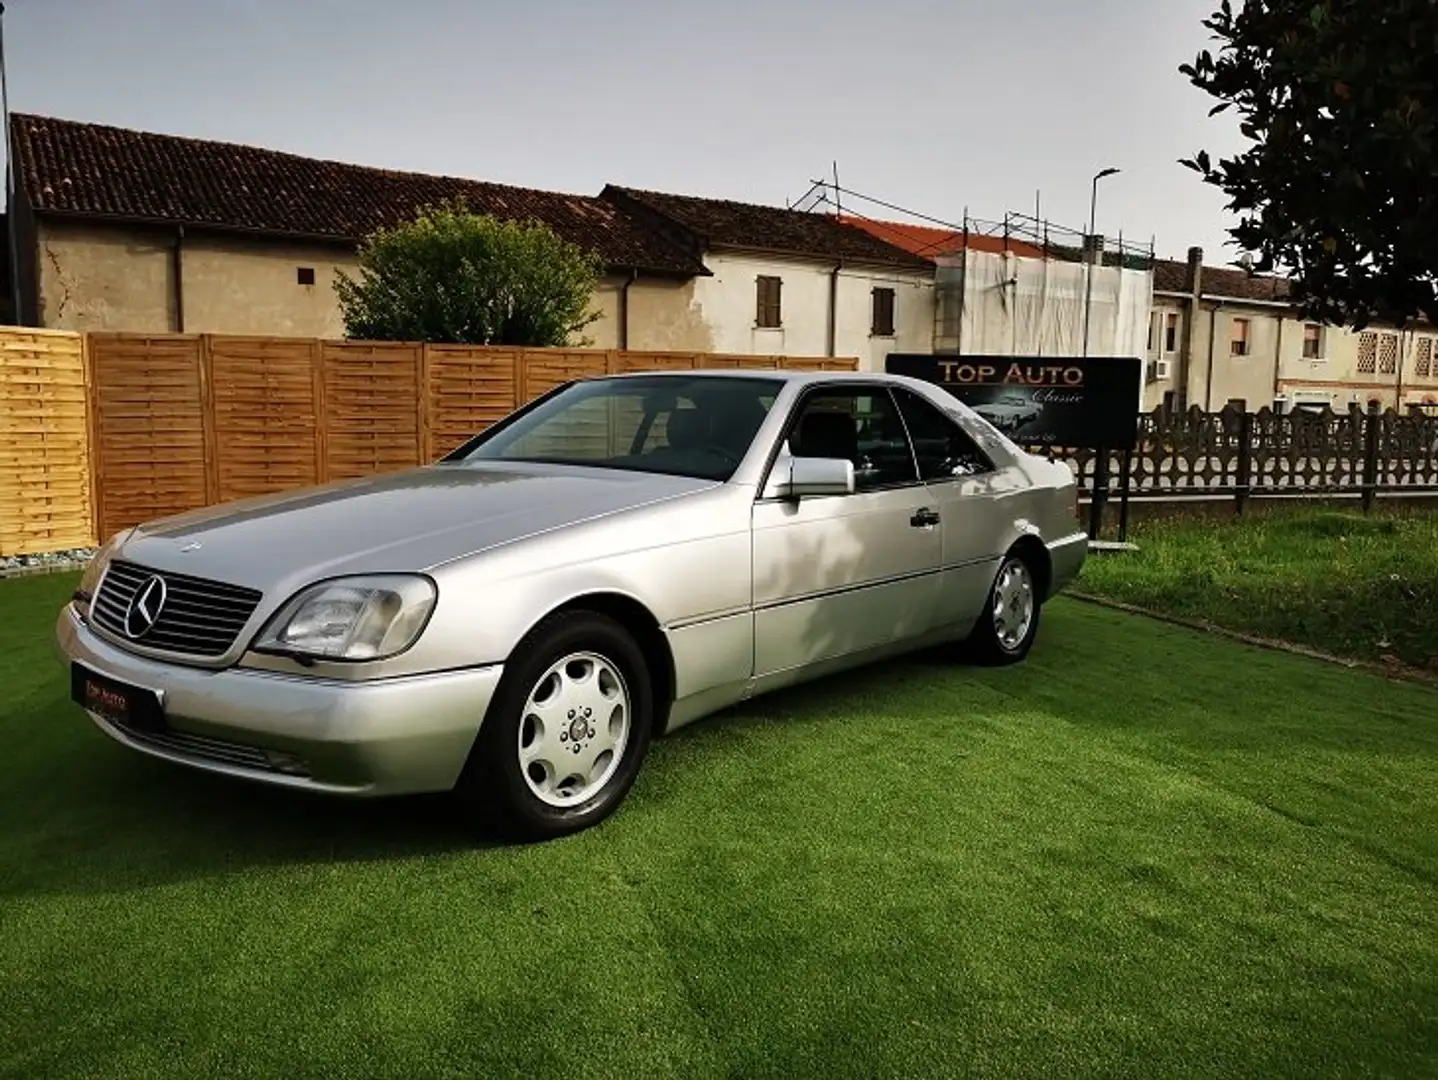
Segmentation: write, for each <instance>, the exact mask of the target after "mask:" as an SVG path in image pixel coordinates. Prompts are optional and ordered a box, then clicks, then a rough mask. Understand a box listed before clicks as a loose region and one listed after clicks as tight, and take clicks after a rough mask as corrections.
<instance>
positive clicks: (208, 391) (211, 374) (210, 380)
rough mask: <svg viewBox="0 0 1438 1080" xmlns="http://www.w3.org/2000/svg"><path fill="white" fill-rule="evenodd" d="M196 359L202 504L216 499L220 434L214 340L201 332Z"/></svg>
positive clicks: (213, 501)
mask: <svg viewBox="0 0 1438 1080" xmlns="http://www.w3.org/2000/svg"><path fill="white" fill-rule="evenodd" d="M198 360H199V365H200V431H201V435H202V438H203V440H204V447H205V504H206V505H207V506H213V505H215V504H216V503H217V502H219V501H220V433H219V415H218V413H217V411H216V407H215V356H214V341H213V340H212V338H211V335H209V334H201V335H200V341H199V354H198Z"/></svg>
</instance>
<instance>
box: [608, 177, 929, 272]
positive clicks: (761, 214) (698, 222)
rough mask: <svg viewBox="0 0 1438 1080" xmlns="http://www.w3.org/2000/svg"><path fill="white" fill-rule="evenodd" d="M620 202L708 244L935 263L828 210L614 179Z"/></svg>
mask: <svg viewBox="0 0 1438 1080" xmlns="http://www.w3.org/2000/svg"><path fill="white" fill-rule="evenodd" d="M600 198H608V199H610V200H612V201H614V202H615V203H616V204H617V205H620V206H623V207H626V208H628V209H632V210H635V211H640V212H642V211H646V210H647V211H649V212H650V213H651V214H653V215H656V216H658V217H659V218H663V219H667V220H668V221H669V222H671V223H673V224H674V225H678V226H680V227H681V228H682V229H684V230H687V231H688V232H690V233H692V234H694V235H695V236H696V237H697V238H698V239H699V241H700V242H701V244H702V246H703V248H705V249H707V248H711V247H728V248H742V249H748V250H752V251H765V252H773V253H775V254H788V255H798V256H805V257H810V258H820V259H845V260H848V261H851V262H863V263H875V264H879V265H883V266H896V267H904V268H909V269H914V270H932V269H933V263H932V262H931V261H930V260H928V259H925V258H923V257H922V256H919V255H914V254H912V253H911V252H909V251H906V250H905V249H903V248H901V247H896V246H895V245H894V244H891V243H888V242H886V241H885V240H882V239H880V238H879V237H877V236H875V235H873V234H872V233H870V232H867V231H865V230H864V229H860V228H856V227H855V226H853V225H850V224H847V223H845V222H842V221H839V220H837V219H835V218H834V217H831V216H830V215H828V214H819V213H812V212H809V211H804V210H786V209H784V208H783V207H778V206H761V205H757V204H755V203H742V202H731V201H729V200H727V199H702V198H697V197H695V196H692V195H669V194H665V193H663V192H658V191H640V190H637V189H634V188H626V187H618V186H615V185H613V184H611V185H609V186H607V187H605V189H604V190H603V191H602V192H600Z"/></svg>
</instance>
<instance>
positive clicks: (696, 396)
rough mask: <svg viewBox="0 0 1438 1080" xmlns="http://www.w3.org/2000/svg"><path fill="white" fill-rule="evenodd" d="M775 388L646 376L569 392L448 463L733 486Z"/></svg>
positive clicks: (746, 381) (761, 382) (765, 382)
mask: <svg viewBox="0 0 1438 1080" xmlns="http://www.w3.org/2000/svg"><path fill="white" fill-rule="evenodd" d="M783 385H784V384H783V382H782V380H779V379H766V378H762V377H756V378H747V377H744V376H727V375H724V376H707V377H706V376H702V375H677V374H676V375H641V376H627V377H624V378H609V379H589V380H585V381H583V382H577V383H574V384H573V385H571V386H568V387H566V388H565V389H563V390H561V391H560V392H559V393H557V394H555V395H554V396H553V397H551V398H549V399H548V400H547V401H545V402H543V403H542V404H540V405H538V406H536V407H535V408H534V409H532V410H530V411H529V412H526V413H524V414H523V415H520V416H518V417H515V418H514V419H511V420H507V421H503V422H501V423H500V424H497V425H496V426H495V427H493V428H491V429H490V430H489V431H487V432H484V433H483V434H482V435H480V436H479V437H478V438H476V439H474V440H473V441H471V442H470V443H468V444H467V445H465V446H463V447H460V449H458V450H456V451H455V452H454V453H453V454H452V455H450V457H449V458H448V459H447V460H450V461H533V462H542V463H546V464H558V465H590V466H599V467H601V468H609V469H630V470H634V471H637V472H655V473H666V474H669V475H674V476H691V477H694V478H696V479H703V480H720V481H722V480H727V479H729V477H730V476H732V475H733V474H734V470H735V469H737V468H738V467H739V463H740V462H741V461H742V460H743V459H744V455H745V454H746V453H747V452H748V450H749V445H750V443H752V442H753V441H754V436H755V434H756V433H757V432H758V430H759V427H760V425H761V424H763V423H764V418H765V417H766V416H768V414H769V408H770V407H771V406H772V405H773V404H774V399H775V398H776V397H778V395H779V391H780V390H781V389H782V388H783Z"/></svg>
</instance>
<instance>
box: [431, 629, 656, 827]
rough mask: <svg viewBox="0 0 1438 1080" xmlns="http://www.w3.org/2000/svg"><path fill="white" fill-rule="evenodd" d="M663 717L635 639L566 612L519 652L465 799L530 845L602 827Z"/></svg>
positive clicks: (479, 744)
mask: <svg viewBox="0 0 1438 1080" xmlns="http://www.w3.org/2000/svg"><path fill="white" fill-rule="evenodd" d="M653 715H654V695H653V689H652V686H651V682H650V675H649V668H648V665H647V664H646V663H645V659H644V653H643V651H642V650H641V649H640V648H639V646H638V645H637V644H636V643H635V641H634V638H633V637H632V636H631V635H630V634H629V633H628V632H627V631H626V630H625V629H624V628H623V627H622V626H620V625H619V624H618V623H616V622H615V621H614V620H612V619H610V618H608V617H606V616H604V615H600V614H598V613H595V612H588V611H574V612H564V613H562V614H560V615H557V616H555V617H553V618H551V619H548V620H545V622H543V623H541V624H540V625H539V626H538V627H536V628H535V629H534V630H533V631H532V632H531V633H530V634H529V635H528V637H526V639H525V640H524V641H523V642H522V643H521V644H520V646H519V647H518V648H517V649H516V650H515V653H514V658H513V660H512V661H511V663H510V666H509V668H508V670H506V671H505V674H504V678H503V679H502V680H501V682H500V686H499V689H498V691H497V693H496V694H495V698H494V700H493V702H492V703H491V704H490V709H489V714H488V716H487V717H486V718H485V721H484V724H483V726H482V727H481V728H480V733H479V737H478V738H477V739H476V740H475V745H474V749H473V750H472V751H471V753H470V759H469V761H468V762H467V763H466V765H465V769H464V774H463V775H462V776H461V778H460V782H459V785H458V786H457V789H456V793H457V794H458V795H459V796H460V799H461V801H462V803H464V804H465V805H466V806H467V807H469V808H470V809H471V810H472V811H475V812H478V813H479V814H480V815H481V816H482V817H484V818H486V819H488V820H489V821H490V822H491V823H493V824H496V825H498V826H499V827H500V830H501V831H502V832H504V833H506V834H509V835H513V836H516V837H517V838H520V839H526V840H548V839H553V838H556V837H559V836H565V835H568V834H570V833H575V832H578V831H580V830H581V829H586V828H589V827H590V826H593V825H597V824H598V823H599V822H601V821H603V820H604V819H605V818H606V817H608V816H609V815H610V814H612V813H613V812H614V811H615V809H617V808H618V806H619V804H620V803H621V802H622V801H623V799H624V797H625V795H626V794H628V792H629V789H630V787H631V786H632V785H633V783H634V779H635V777H636V776H637V775H638V773H639V766H640V763H641V762H642V761H643V759H644V756H645V754H646V752H647V750H648V746H649V737H650V729H651V720H652V718H653Z"/></svg>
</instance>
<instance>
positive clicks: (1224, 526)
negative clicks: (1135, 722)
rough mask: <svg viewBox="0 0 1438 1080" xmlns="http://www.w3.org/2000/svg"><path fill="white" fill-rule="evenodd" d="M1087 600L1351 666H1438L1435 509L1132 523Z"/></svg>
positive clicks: (1095, 567)
mask: <svg viewBox="0 0 1438 1080" xmlns="http://www.w3.org/2000/svg"><path fill="white" fill-rule="evenodd" d="M1130 539H1132V540H1134V541H1135V542H1136V543H1137V544H1138V546H1139V551H1138V552H1137V553H1123V554H1116V555H1112V556H1109V555H1104V556H1102V557H1096V558H1092V559H1090V560H1089V561H1088V564H1087V565H1086V566H1085V567H1084V571H1083V580H1082V584H1081V585H1080V586H1079V587H1080V588H1082V589H1084V590H1085V591H1087V592H1092V593H1095V594H1098V595H1102V596H1106V597H1109V598H1111V599H1115V600H1122V601H1124V602H1126V603H1130V604H1136V605H1139V606H1140V607H1145V608H1148V609H1150V610H1156V611H1162V612H1164V613H1166V614H1169V615H1180V616H1184V617H1188V618H1196V619H1205V620H1207V621H1209V622H1211V623H1213V624H1214V625H1216V626H1221V627H1224V628H1226V629H1229V630H1239V631H1245V632H1250V633H1255V634H1258V635H1260V636H1266V637H1273V638H1278V639H1281V640H1284V641H1290V642H1294V643H1296V644H1301V645H1308V646H1310V647H1313V648H1317V649H1322V650H1325V651H1327V652H1331V653H1334V654H1337V655H1340V656H1347V657H1353V658H1356V659H1360V660H1377V659H1380V658H1383V657H1397V658H1398V659H1400V660H1402V661H1403V662H1405V663H1408V664H1413V665H1418V666H1422V665H1425V664H1429V663H1433V664H1435V665H1438V513H1433V512H1432V511H1426V512H1423V511H1419V512H1414V513H1411V514H1393V513H1385V514H1383V515H1381V516H1380V515H1378V514H1375V515H1373V516H1371V517H1364V516H1363V515H1362V514H1361V513H1357V512H1334V511H1325V510H1298V511H1281V510H1280V511H1275V512H1274V513H1272V514H1271V515H1262V516H1252V517H1248V518H1244V519H1242V520H1238V521H1232V520H1227V521H1214V520H1212V519H1194V518H1188V519H1168V520H1158V521H1151V522H1145V523H1141V524H1139V525H1138V526H1137V527H1136V528H1135V529H1134V530H1133V531H1132V532H1131V534H1130Z"/></svg>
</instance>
